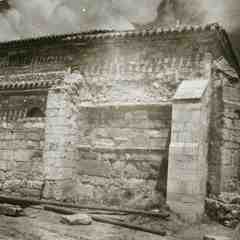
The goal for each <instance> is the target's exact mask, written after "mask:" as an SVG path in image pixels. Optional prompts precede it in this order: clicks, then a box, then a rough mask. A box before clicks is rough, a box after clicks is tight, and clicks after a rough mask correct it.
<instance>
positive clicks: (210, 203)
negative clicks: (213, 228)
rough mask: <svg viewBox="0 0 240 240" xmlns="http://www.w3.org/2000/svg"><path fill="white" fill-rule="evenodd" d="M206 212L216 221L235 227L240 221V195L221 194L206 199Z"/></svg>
mask: <svg viewBox="0 0 240 240" xmlns="http://www.w3.org/2000/svg"><path fill="white" fill-rule="evenodd" d="M205 208H206V213H207V215H208V216H209V217H210V218H211V219H212V220H214V221H217V222H219V223H221V224H223V225H224V226H226V227H231V228H235V227H236V226H237V225H238V224H239V223H240V195H239V194H221V195H220V196H219V197H216V198H207V199H206V204H205Z"/></svg>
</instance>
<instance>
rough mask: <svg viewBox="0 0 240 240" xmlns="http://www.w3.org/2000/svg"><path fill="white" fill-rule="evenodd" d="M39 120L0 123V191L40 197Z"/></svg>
mask: <svg viewBox="0 0 240 240" xmlns="http://www.w3.org/2000/svg"><path fill="white" fill-rule="evenodd" d="M44 133H45V123H44V119H43V118H32V119H28V118H23V119H19V120H17V121H9V122H7V121H1V122H0V151H1V154H0V189H1V191H3V192H4V193H8V194H18V195H22V196H31V197H40V196H41V195H42V188H43V181H44V176H43V146H44V137H45V136H44Z"/></svg>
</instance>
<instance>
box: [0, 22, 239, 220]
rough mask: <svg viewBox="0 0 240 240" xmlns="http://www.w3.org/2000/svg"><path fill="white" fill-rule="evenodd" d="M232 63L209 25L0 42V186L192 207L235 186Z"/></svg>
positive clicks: (221, 37)
mask: <svg viewBox="0 0 240 240" xmlns="http://www.w3.org/2000/svg"><path fill="white" fill-rule="evenodd" d="M239 72H240V68H239V65H238V61H237V59H236V57H235V55H234V52H233V50H232V47H231V44H230V41H229V39H228V36H227V34H226V32H225V30H223V29H222V28H221V27H220V26H218V25H215V24H213V25H208V26H204V27H201V26H196V27H177V28H173V29H156V30H143V31H123V32H115V31H93V32H86V33H77V34H67V35H58V36H46V37H40V38H35V39H25V40H17V41H10V42H3V43H0V190H1V192H2V193H7V194H17V195H21V196H31V197H38V198H45V199H57V200H65V201H73V202H82V203H86V202H88V203H98V204H99V203H101V204H102V205H116V206H131V204H133V203H134V202H142V203H144V201H145V200H146V199H147V200H146V202H147V201H148V202H151V200H152V202H154V203H156V202H157V201H160V198H165V199H166V201H167V203H168V204H169V206H170V208H172V209H173V210H174V211H176V212H178V213H180V214H183V215H184V216H186V217H190V218H196V217H199V216H201V215H202V213H203V212H204V199H205V198H206V196H210V195H219V194H220V193H222V192H238V193H240V82H239ZM156 199H157V200H156Z"/></svg>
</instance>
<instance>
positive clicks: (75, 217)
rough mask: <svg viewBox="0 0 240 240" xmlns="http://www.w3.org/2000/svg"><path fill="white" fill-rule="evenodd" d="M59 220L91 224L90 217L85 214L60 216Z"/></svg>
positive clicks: (70, 223) (66, 222)
mask: <svg viewBox="0 0 240 240" xmlns="http://www.w3.org/2000/svg"><path fill="white" fill-rule="evenodd" d="M61 222H62V223H65V224H68V225H90V224H92V218H91V217H90V216H89V215H87V214H82V213H79V214H74V215H69V216H68V215H67V216H62V218H61Z"/></svg>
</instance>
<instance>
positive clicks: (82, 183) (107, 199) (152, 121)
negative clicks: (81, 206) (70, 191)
mask: <svg viewBox="0 0 240 240" xmlns="http://www.w3.org/2000/svg"><path fill="white" fill-rule="evenodd" d="M79 117H80V119H79V121H78V123H79V129H80V134H79V146H78V151H79V155H78V159H77V162H76V164H77V165H76V167H77V172H76V192H77V197H78V200H80V201H94V202H99V201H100V202H102V203H104V204H113V205H128V204H131V201H134V199H137V198H139V199H138V200H139V201H144V200H143V199H144V198H145V199H151V198H153V195H154V192H155V191H156V192H158V193H162V195H163V196H164V195H165V193H166V181H167V159H168V144H169V137H170V127H171V107H170V106H160V105H128V106H123V105H122V106H102V107H91V108H81V112H80V115H79ZM140 199H141V200H140Z"/></svg>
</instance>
